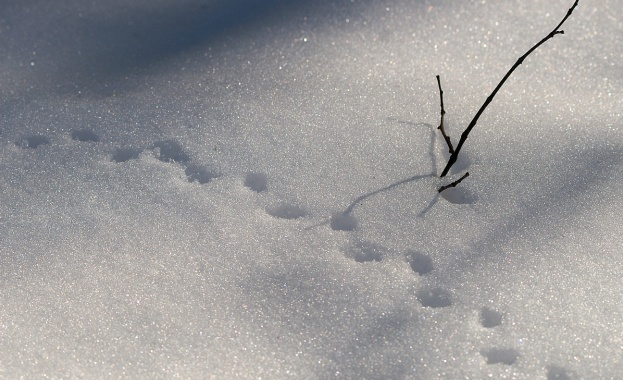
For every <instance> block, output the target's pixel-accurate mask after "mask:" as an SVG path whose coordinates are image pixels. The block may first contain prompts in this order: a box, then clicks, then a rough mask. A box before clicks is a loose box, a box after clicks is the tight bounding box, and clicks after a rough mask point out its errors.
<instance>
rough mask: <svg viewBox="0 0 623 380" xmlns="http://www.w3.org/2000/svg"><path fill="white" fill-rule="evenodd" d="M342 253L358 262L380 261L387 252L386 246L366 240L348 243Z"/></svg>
mask: <svg viewBox="0 0 623 380" xmlns="http://www.w3.org/2000/svg"><path fill="white" fill-rule="evenodd" d="M343 251H344V255H345V256H346V257H349V258H351V259H353V260H355V261H356V262H358V263H365V262H368V261H377V262H378V261H381V260H383V257H384V256H386V255H387V254H388V253H390V252H389V249H388V248H385V247H383V246H381V245H378V244H375V243H371V242H368V241H360V242H356V243H354V244H353V245H349V246H348V247H346V248H345V249H344V250H343Z"/></svg>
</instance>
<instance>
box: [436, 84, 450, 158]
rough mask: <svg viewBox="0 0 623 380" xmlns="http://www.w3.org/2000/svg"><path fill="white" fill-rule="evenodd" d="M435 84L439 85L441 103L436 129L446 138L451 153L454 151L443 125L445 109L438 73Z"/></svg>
mask: <svg viewBox="0 0 623 380" xmlns="http://www.w3.org/2000/svg"><path fill="white" fill-rule="evenodd" d="M437 85H438V86H439V102H440V103H441V117H440V121H439V127H437V129H439V130H440V131H441V135H442V136H443V139H444V140H446V144H448V150H449V151H450V154H452V153H454V147H453V146H452V143H451V142H450V136H448V135H447V134H446V130H445V128H444V127H443V117H444V115H445V114H446V110H445V109H444V108H443V90H442V89H441V79H439V75H437Z"/></svg>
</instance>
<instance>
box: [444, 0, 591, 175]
mask: <svg viewBox="0 0 623 380" xmlns="http://www.w3.org/2000/svg"><path fill="white" fill-rule="evenodd" d="M578 2H579V0H575V3H573V6H571V8H569V10H568V11H567V14H566V15H565V17H564V18H563V19H562V21H561V22H560V23H559V24H558V25H556V27H555V28H554V30H552V31H551V32H550V33H549V34H548V35H547V36H545V38H543V39H542V40H541V41H539V42H538V43H537V44H536V45H534V46H533V47H532V48H530V50H528V51H527V52H526V54H524V55H522V56H521V57H519V59H518V60H517V62H515V64H514V65H513V67H511V68H510V70H508V72H507V73H506V75H504V78H502V80H501V81H500V83H498V85H497V86H496V87H495V89H494V90H493V92H492V93H491V95H489V97H488V98H487V100H485V102H484V103H483V105H482V106H481V107H480V109H479V110H478V112H477V113H476V116H474V119H473V120H472V121H471V122H470V123H469V125H468V126H467V128H465V131H463V134H462V135H461V139H460V140H459V143H458V145H457V146H456V149H455V150H454V153H452V155H451V156H450V159H448V163H447V164H446V167H445V168H444V169H443V172H442V173H441V175H440V177H445V176H446V174H448V171H449V170H450V168H451V167H452V165H454V163H455V162H456V160H457V158H458V156H459V152H460V151H461V148H462V147H463V144H464V143H465V140H467V136H468V135H469V133H470V132H471V131H472V129H473V128H474V126H476V123H477V122H478V119H479V118H480V115H482V113H483V112H484V111H485V109H486V108H487V106H488V105H489V103H491V101H492V100H493V98H494V97H495V95H496V94H497V93H498V91H499V90H500V88H502V85H503V84H504V83H505V82H506V80H507V79H508V78H509V77H510V76H511V74H512V73H513V71H515V69H516V68H517V67H519V65H521V64H522V63H523V61H524V59H526V57H528V56H529V55H530V54H531V53H532V52H533V51H535V50H536V49H537V48H538V47H539V46H541V45H543V44H544V43H545V42H546V41H547V40H549V39H550V38H553V37H554V36H555V35H557V34H564V33H565V32H564V31H562V30H558V29H559V28H560V27H561V26H562V24H564V23H565V21H567V19H568V18H569V16H571V13H573V10H574V9H575V7H576V6H577V5H578Z"/></svg>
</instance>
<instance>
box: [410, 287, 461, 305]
mask: <svg viewBox="0 0 623 380" xmlns="http://www.w3.org/2000/svg"><path fill="white" fill-rule="evenodd" d="M417 299H418V301H420V303H421V304H422V306H424V307H432V308H438V307H448V306H450V305H452V299H451V296H450V292H448V291H447V290H444V289H442V288H433V289H422V290H420V291H418V292H417Z"/></svg>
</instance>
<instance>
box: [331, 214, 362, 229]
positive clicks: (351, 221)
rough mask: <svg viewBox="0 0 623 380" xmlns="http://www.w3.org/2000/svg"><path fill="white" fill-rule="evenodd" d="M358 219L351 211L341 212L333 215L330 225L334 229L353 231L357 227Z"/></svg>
mask: <svg viewBox="0 0 623 380" xmlns="http://www.w3.org/2000/svg"><path fill="white" fill-rule="evenodd" d="M357 225H358V222H357V219H356V218H355V217H354V216H353V214H352V213H349V212H339V213H337V214H333V215H332V216H331V222H330V226H331V229H332V230H334V231H352V230H354V229H355V228H357Z"/></svg>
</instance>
